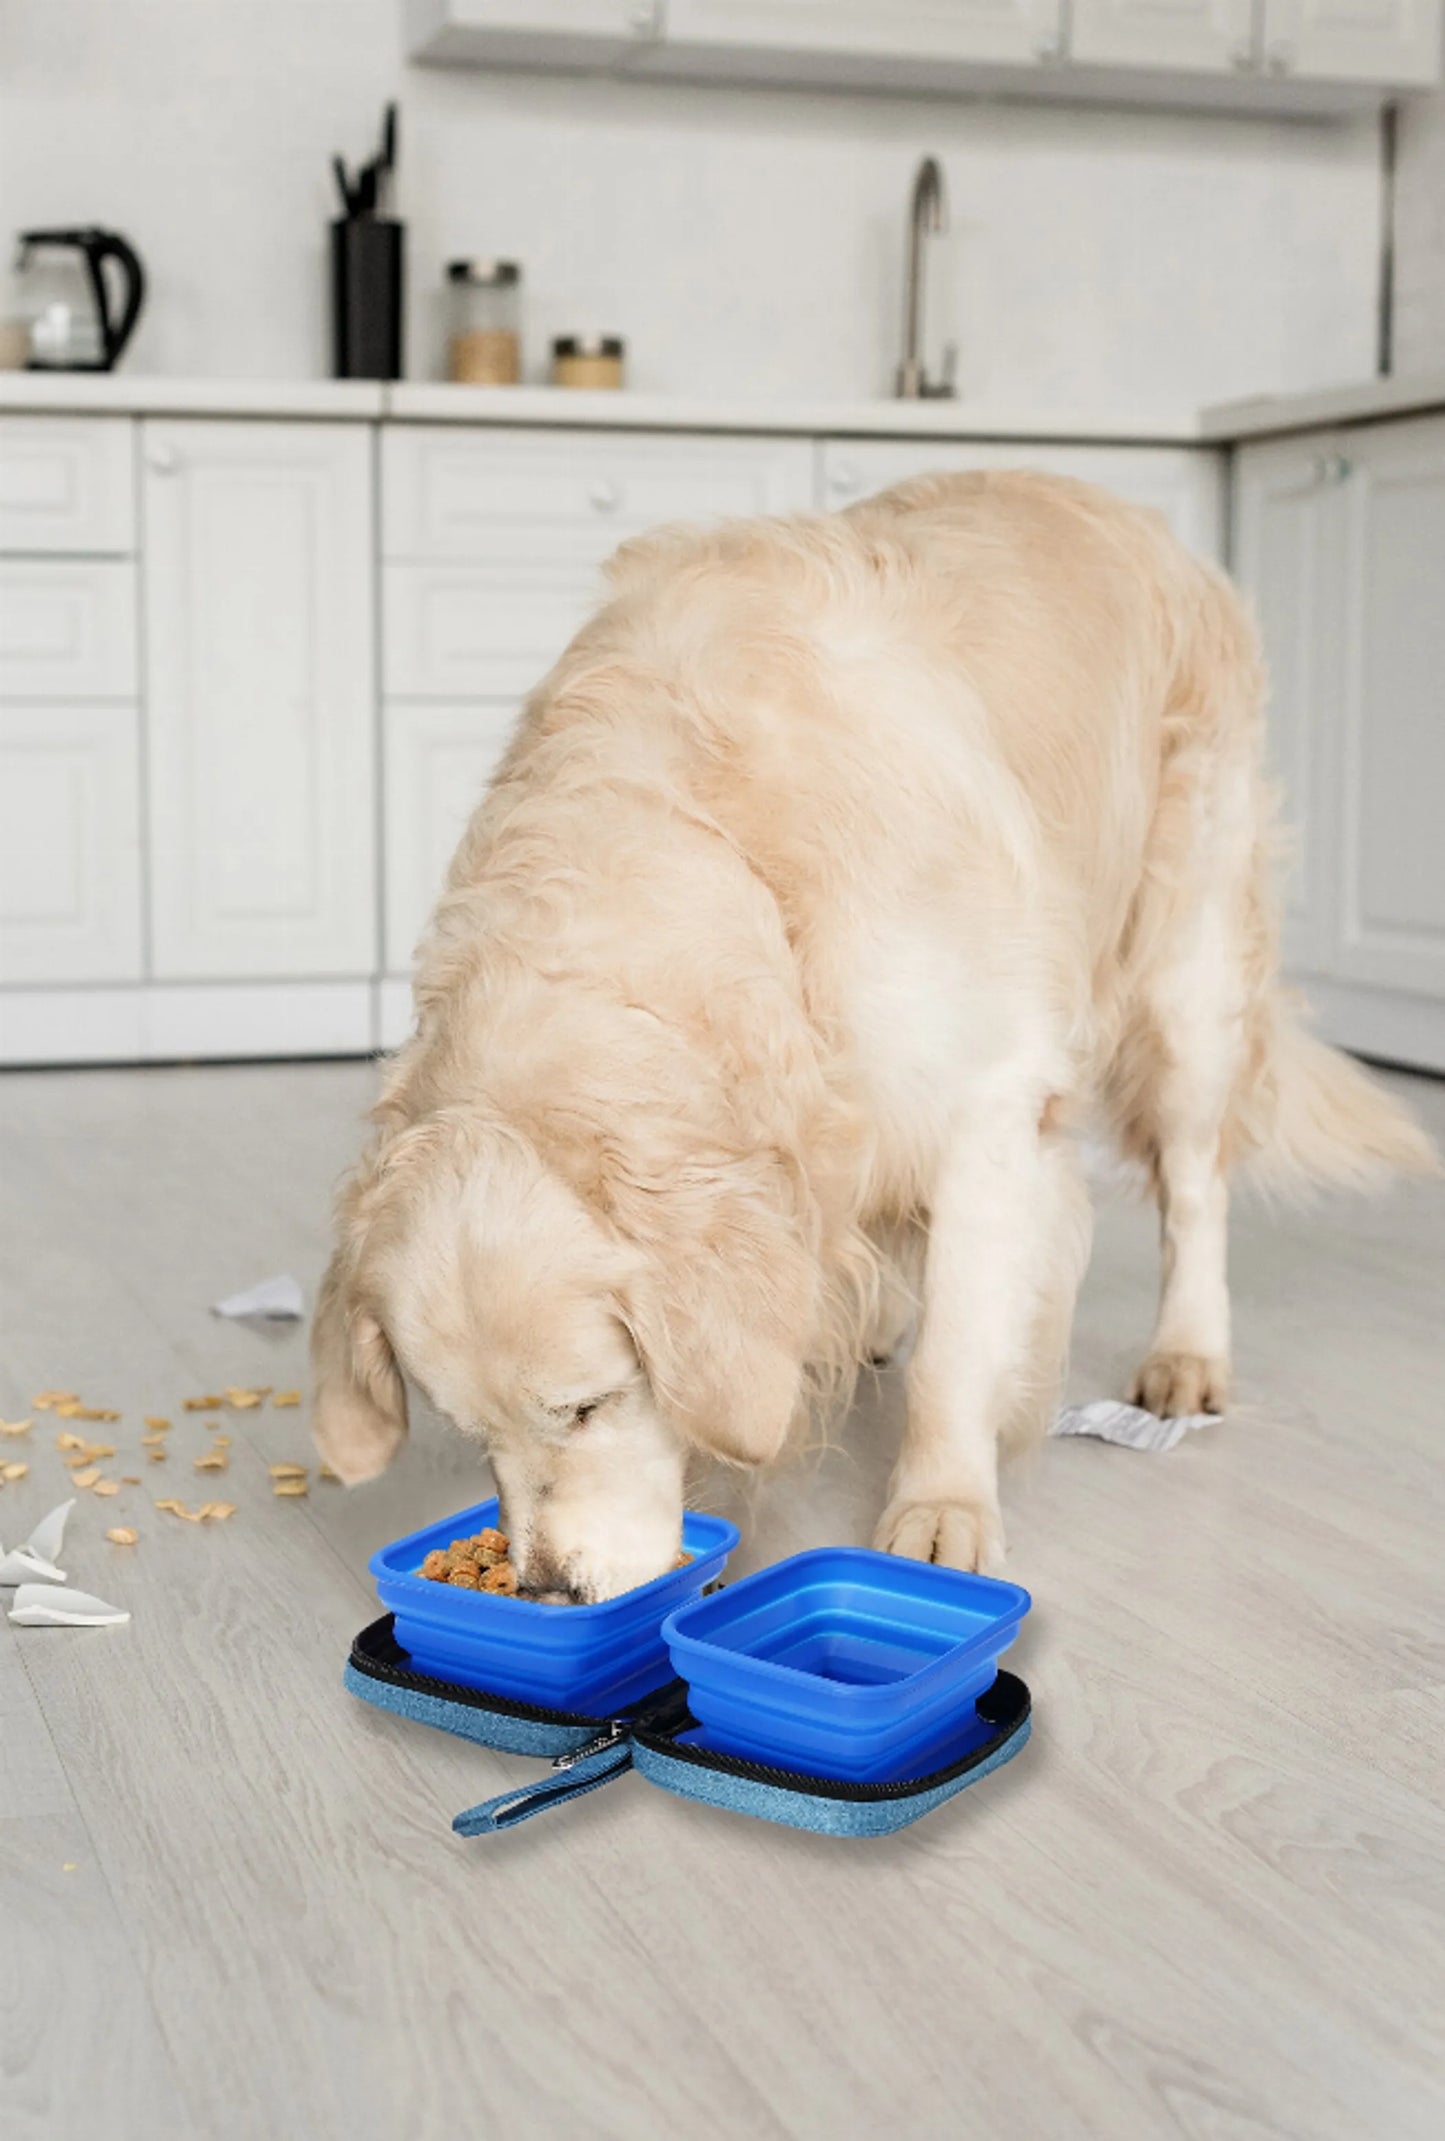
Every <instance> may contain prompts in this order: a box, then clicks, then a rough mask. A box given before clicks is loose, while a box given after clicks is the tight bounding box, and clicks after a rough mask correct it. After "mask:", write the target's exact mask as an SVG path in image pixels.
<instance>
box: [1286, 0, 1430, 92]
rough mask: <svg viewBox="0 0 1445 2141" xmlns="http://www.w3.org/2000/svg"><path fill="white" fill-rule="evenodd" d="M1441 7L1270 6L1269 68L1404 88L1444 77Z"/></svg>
mask: <svg viewBox="0 0 1445 2141" xmlns="http://www.w3.org/2000/svg"><path fill="white" fill-rule="evenodd" d="M1441 19H1442V8H1441V4H1440V0H1262V16H1261V53H1260V57H1261V62H1262V64H1263V66H1264V67H1265V69H1266V70H1267V71H1268V72H1269V73H1271V74H1276V75H1285V76H1297V77H1300V78H1301V79H1305V80H1310V81H1317V82H1332V81H1335V82H1380V83H1385V84H1389V85H1392V86H1398V87H1401V88H1404V87H1407V86H1408V85H1410V84H1411V83H1419V84H1421V85H1424V84H1426V83H1431V82H1436V81H1438V80H1439V78H1440V68H1441V52H1442V27H1441Z"/></svg>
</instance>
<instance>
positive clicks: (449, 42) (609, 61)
mask: <svg viewBox="0 0 1445 2141" xmlns="http://www.w3.org/2000/svg"><path fill="white" fill-rule="evenodd" d="M405 18H406V39H407V45H408V48H409V50H410V51H411V53H412V56H413V57H414V58H417V59H429V60H440V61H442V62H443V63H444V64H448V65H453V66H463V67H465V66H471V65H473V64H475V63H477V62H480V63H482V64H484V65H485V64H490V65H492V66H494V67H505V66H508V65H515V66H520V67H549V66H550V67H567V68H572V69H574V70H575V69H578V68H582V69H588V70H590V69H593V68H599V67H611V66H615V65H616V64H617V62H618V60H619V59H621V58H622V57H623V56H624V55H625V54H626V53H627V52H628V51H629V49H630V48H631V47H632V46H634V45H637V44H640V43H642V42H643V41H644V40H645V39H647V38H649V37H653V36H655V35H656V34H657V32H658V30H659V29H660V27H661V18H662V5H661V0H405Z"/></svg>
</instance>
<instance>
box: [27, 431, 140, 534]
mask: <svg viewBox="0 0 1445 2141" xmlns="http://www.w3.org/2000/svg"><path fill="white" fill-rule="evenodd" d="M132 442H133V431H132V426H131V423H130V420H129V419H128V418H127V417H123V416H76V417H70V416H6V417H0V550H15V551H24V552H27V553H29V554H32V555H38V554H41V553H44V554H45V555H46V556H52V555H54V554H55V553H56V552H61V551H72V552H77V551H79V552H89V553H91V554H98V553H106V552H111V553H121V554H123V553H125V552H126V551H129V550H131V549H133V548H134V546H135V475H134V470H133V467H132Z"/></svg>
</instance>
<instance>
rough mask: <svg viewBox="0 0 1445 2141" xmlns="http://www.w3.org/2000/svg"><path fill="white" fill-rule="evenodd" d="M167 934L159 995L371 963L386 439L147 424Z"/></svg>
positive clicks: (156, 805) (156, 904) (156, 836)
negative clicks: (192, 982)
mask: <svg viewBox="0 0 1445 2141" xmlns="http://www.w3.org/2000/svg"><path fill="white" fill-rule="evenodd" d="M145 428H146V440H145V454H144V461H145V472H144V502H145V516H146V571H145V580H146V594H145V613H146V625H147V630H146V667H147V680H148V681H147V698H148V715H149V723H150V806H151V809H150V821H151V840H152V845H153V867H152V900H153V915H152V935H153V944H154V956H155V971H156V973H157V975H158V976H159V977H160V978H162V979H167V980H182V979H209V978H215V979H222V978H228V977H236V978H241V977H253V978H262V977H274V978H282V977H285V976H289V975H309V976H316V977H323V976H327V975H346V974H355V975H363V974H367V973H369V972H371V971H372V969H373V967H374V964H375V957H376V877H375V829H374V824H373V816H374V797H375V777H374V763H373V761H374V754H375V726H376V715H375V697H374V681H373V661H372V642H373V637H374V628H373V621H372V540H373V538H372V514H371V487H370V466H371V464H370V438H369V434H368V433H367V432H366V431H364V430H363V429H362V428H361V427H360V426H355V427H353V426H351V425H339V424H336V425H327V424H265V423H255V424H252V423H224V424H212V423H189V422H185V421H179V420H178V421H175V422H165V423H153V424H147V426H146V427H145Z"/></svg>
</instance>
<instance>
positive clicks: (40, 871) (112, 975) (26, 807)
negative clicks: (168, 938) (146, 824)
mask: <svg viewBox="0 0 1445 2141" xmlns="http://www.w3.org/2000/svg"><path fill="white" fill-rule="evenodd" d="M139 760H140V743H139V721H138V718H137V713H136V709H135V707H134V706H55V705H50V706H0V985H3V984H5V983H8V982H73V981H134V980H137V979H138V978H139V976H140V971H141V892H140V805H139V787H140V782H139Z"/></svg>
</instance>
